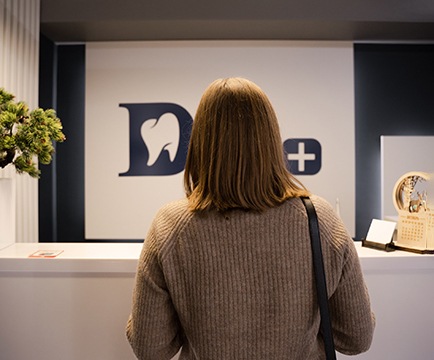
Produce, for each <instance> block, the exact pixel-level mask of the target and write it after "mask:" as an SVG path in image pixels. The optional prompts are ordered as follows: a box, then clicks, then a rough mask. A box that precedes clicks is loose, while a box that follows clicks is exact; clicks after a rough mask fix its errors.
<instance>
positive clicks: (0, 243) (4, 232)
mask: <svg viewBox="0 0 434 360" xmlns="http://www.w3.org/2000/svg"><path fill="white" fill-rule="evenodd" d="M15 236H16V193H15V179H11V178H0V249H3V248H5V247H6V246H8V245H11V244H13V243H15V242H16V238H15Z"/></svg>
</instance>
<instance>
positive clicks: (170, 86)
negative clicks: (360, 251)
mask: <svg viewBox="0 0 434 360" xmlns="http://www.w3.org/2000/svg"><path fill="white" fill-rule="evenodd" d="M229 76H241V77H246V78H248V79H250V80H252V81H254V82H256V83H257V84H258V85H259V86H260V87H262V89H263V90H264V91H265V92H266V93H267V95H268V97H269V98H270V100H271V102H272V104H273V106H274V108H275V110H276V112H277V116H278V119H279V124H280V127H281V132H282V140H283V141H285V140H287V139H294V138H296V139H297V138H298V139H306V138H308V139H312V138H313V139H315V140H317V141H318V142H319V143H320V144H321V154H322V155H321V156H322V157H321V159H322V167H321V169H320V171H319V172H318V173H316V174H315V175H310V174H309V175H306V174H304V175H298V178H299V179H300V180H301V181H302V182H303V183H304V184H305V185H306V186H307V187H308V188H309V189H310V190H311V191H312V192H314V193H316V194H317V195H320V196H322V197H324V198H325V199H327V200H328V201H329V202H330V203H331V204H332V205H335V203H336V199H337V198H339V200H340V210H341V212H340V213H341V216H342V219H343V221H344V223H345V224H346V226H347V228H348V230H349V232H350V233H351V234H352V235H354V234H353V233H354V222H355V202H354V201H355V200H354V199H355V185H354V184H355V174H354V173H355V170H354V169H355V156H354V149H355V145H354V80H353V79H354V73H353V45H352V43H350V42H324V41H310V42H300V41H157V42H146V41H145V42H104V43H88V44H86V115H85V116H86V130H85V134H86V140H85V148H86V154H85V159H86V160H85V162H86V165H85V172H86V174H85V177H86V179H85V206H86V210H85V214H86V220H85V226H86V238H87V239H143V237H145V235H146V232H147V228H148V225H149V224H150V222H151V220H152V218H153V216H154V215H155V212H156V211H157V210H158V208H159V207H161V206H162V205H163V204H164V203H166V202H168V201H170V200H174V199H176V198H180V197H183V196H184V192H183V184H182V176H183V174H182V173H176V174H175V175H170V176H167V175H164V176H160V175H158V176H143V175H140V176H120V175H119V174H120V173H125V172H126V171H127V170H128V169H129V159H130V156H129V141H128V140H129V129H130V127H129V116H128V111H127V110H126V109H125V108H124V107H121V106H119V105H120V104H132V103H134V104H143V103H154V104H155V103H174V104H177V105H179V106H182V107H183V108H185V109H186V110H187V111H188V113H189V114H190V115H191V117H194V114H195V112H196V108H197V105H198V103H199V100H200V97H201V95H202V93H203V91H204V90H205V88H206V87H207V86H208V85H209V84H210V83H211V82H212V81H213V80H215V79H217V78H224V77H229ZM167 114H170V113H167ZM141 115H142V114H141ZM163 116H164V115H162V116H161V118H162V117H163ZM169 122H170V120H169ZM169 122H168V124H169V125H170V123H169ZM162 123H163V121H161V122H159V128H160V129H161V126H160V125H161V124H162ZM175 123H176V121H175ZM176 126H177V125H176ZM176 126H175V127H176ZM179 127H181V125H180V126H179ZM156 128H157V127H156V126H154V127H153V129H154V130H156ZM163 130H164V129H163ZM134 131H136V133H138V131H137V130H134ZM178 132H179V130H178ZM170 133H171V132H170V131H166V132H163V133H162V134H161V136H159V134H158V135H156V134H155V132H153V134H154V138H157V137H160V138H161V139H162V144H163V145H164V144H173V143H175V141H174V140H173V138H172V137H171V136H170V137H169V136H168V134H170ZM173 133H174V132H173ZM141 134H142V138H143V136H144V132H143V128H142V132H141ZM147 134H148V135H149V133H147ZM178 136H179V135H176V134H175V138H177V139H178ZM163 137H164V138H163ZM148 139H149V138H148ZM142 140H145V139H144V138H143V139H142ZM138 141H139V142H140V139H139V140H138ZM149 143H150V141H149ZM146 144H148V140H146ZM160 149H162V148H161V147H160ZM306 150H307V149H306ZM161 151H162V150H161ZM179 152H181V151H179ZM306 152H308V153H309V151H306ZM140 153H143V151H142V150H140ZM104 159H106V160H105V161H104ZM141 160H142V162H140V163H141V164H142V163H146V159H144V161H143V159H141ZM172 161H173V160H172ZM157 163H158V161H157Z"/></svg>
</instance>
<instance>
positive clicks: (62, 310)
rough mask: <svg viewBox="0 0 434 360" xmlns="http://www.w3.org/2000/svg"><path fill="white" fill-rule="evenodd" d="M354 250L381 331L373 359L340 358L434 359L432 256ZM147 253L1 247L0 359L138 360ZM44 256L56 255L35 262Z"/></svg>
mask: <svg viewBox="0 0 434 360" xmlns="http://www.w3.org/2000/svg"><path fill="white" fill-rule="evenodd" d="M356 246H357V250H358V252H359V256H360V260H361V264H362V268H363V272H364V274H365V279H366V282H367V285H368V288H369V291H370V294H371V301H372V306H373V309H374V311H375V313H376V317H377V327H376V332H375V336H374V342H373V344H372V348H371V349H370V350H369V351H368V352H367V353H365V354H361V355H358V356H355V357H347V356H343V355H339V357H338V358H339V359H347V358H348V359H349V358H351V359H372V360H378V359H394V360H408V359H421V360H425V359H426V360H428V359H433V358H434V341H433V340H432V334H433V331H434V315H433V314H432V308H433V299H434V255H418V254H413V253H409V252H403V251H395V252H391V253H385V252H381V251H378V250H372V249H367V248H362V247H361V245H360V243H356ZM141 247H142V245H141V244H107V243H102V244H94V243H92V244H88V243H80V244H65V243H35V244H12V245H9V246H7V247H5V248H3V249H1V250H0V294H1V301H0V319H1V325H0V354H1V356H0V358H1V359H4V360H21V359H32V360H58V359H62V360H77V359H80V360H99V359H101V360H102V359H104V360H107V359H108V360H110V359H113V360H120V359H121V360H130V359H131V360H133V359H135V357H134V355H133V353H132V351H131V349H130V347H129V344H128V342H127V340H126V338H125V334H124V329H125V324H126V321H127V318H128V315H129V312H130V307H131V292H132V287H133V283H134V276H135V271H136V266H137V259H138V257H139V255H140V250H141ZM38 251H46V254H48V255H50V254H49V252H51V251H52V252H54V256H55V257H53V258H31V257H29V256H30V255H32V254H35V253H36V252H38ZM57 252H60V253H59V254H57Z"/></svg>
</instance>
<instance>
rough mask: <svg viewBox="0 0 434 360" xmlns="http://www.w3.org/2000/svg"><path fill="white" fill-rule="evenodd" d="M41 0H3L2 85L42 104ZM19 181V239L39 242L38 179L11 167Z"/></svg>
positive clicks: (4, 173)
mask: <svg viewBox="0 0 434 360" xmlns="http://www.w3.org/2000/svg"><path fill="white" fill-rule="evenodd" d="M39 20H40V0H0V87H4V88H5V89H6V90H7V91H9V92H11V93H13V94H14V95H15V96H16V100H21V101H24V102H26V103H27V104H28V105H29V107H30V108H31V109H33V108H35V107H37V106H38V75H39ZM0 178H12V179H14V182H15V184H16V195H15V203H16V231H15V233H16V242H37V241H38V182H37V180H35V179H33V178H31V177H30V176H28V175H27V174H24V175H17V174H16V173H15V169H14V168H12V167H11V166H7V167H6V168H5V169H3V170H0Z"/></svg>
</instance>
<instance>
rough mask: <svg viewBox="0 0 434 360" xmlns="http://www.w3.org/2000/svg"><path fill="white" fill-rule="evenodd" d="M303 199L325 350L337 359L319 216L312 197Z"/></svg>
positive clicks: (328, 356) (327, 354) (328, 355)
mask: <svg viewBox="0 0 434 360" xmlns="http://www.w3.org/2000/svg"><path fill="white" fill-rule="evenodd" d="M301 200H302V201H303V204H304V206H305V207H306V211H307V216H308V219H309V233H310V239H311V244H312V256H313V267H314V272H315V279H316V288H317V296H318V303H319V311H320V314H321V332H322V335H323V338H324V346H325V352H326V356H327V360H335V359H336V352H335V346H334V342H333V333H332V328H331V321H330V314H329V307H328V296H327V286H326V278H325V273H324V263H323V257H322V250H321V241H320V235H319V227H318V218H317V216H316V211H315V207H314V206H313V204H312V201H311V200H310V198H308V197H302V198H301Z"/></svg>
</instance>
